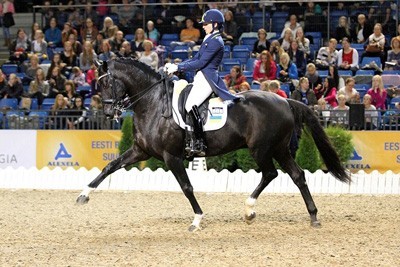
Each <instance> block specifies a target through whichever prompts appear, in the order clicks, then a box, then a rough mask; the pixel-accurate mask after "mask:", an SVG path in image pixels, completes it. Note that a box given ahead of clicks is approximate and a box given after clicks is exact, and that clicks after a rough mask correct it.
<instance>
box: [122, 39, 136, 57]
mask: <svg viewBox="0 0 400 267" xmlns="http://www.w3.org/2000/svg"><path fill="white" fill-rule="evenodd" d="M118 54H119V55H118V56H121V57H131V58H136V53H135V52H133V51H132V48H131V43H129V42H128V41H125V42H123V43H122V46H121V48H120V49H119V51H118Z"/></svg>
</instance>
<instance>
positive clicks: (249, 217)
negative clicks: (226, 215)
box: [244, 212, 256, 224]
mask: <svg viewBox="0 0 400 267" xmlns="http://www.w3.org/2000/svg"><path fill="white" fill-rule="evenodd" d="M255 218H256V213H255V212H252V213H251V214H250V215H247V214H246V215H244V220H245V222H246V223H247V224H252V223H253V222H254V219H255Z"/></svg>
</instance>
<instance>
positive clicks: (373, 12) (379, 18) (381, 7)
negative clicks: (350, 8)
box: [368, 0, 392, 28]
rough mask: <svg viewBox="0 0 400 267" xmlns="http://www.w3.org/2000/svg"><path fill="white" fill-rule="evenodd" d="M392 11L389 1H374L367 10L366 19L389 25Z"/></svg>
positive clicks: (384, 25)
mask: <svg viewBox="0 0 400 267" xmlns="http://www.w3.org/2000/svg"><path fill="white" fill-rule="evenodd" d="M391 12H392V8H391V3H390V1H382V0H381V1H374V2H373V3H372V5H371V8H370V9H369V12H368V19H369V20H371V21H372V22H374V23H380V24H381V25H382V27H386V28H387V26H389V24H390V22H391V17H390V14H391Z"/></svg>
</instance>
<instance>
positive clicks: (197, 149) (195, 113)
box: [189, 106, 207, 157]
mask: <svg viewBox="0 0 400 267" xmlns="http://www.w3.org/2000/svg"><path fill="white" fill-rule="evenodd" d="M189 114H190V116H191V117H192V121H193V132H194V137H195V140H194V142H193V147H192V148H193V153H194V154H195V155H196V156H199V157H204V156H205V155H206V153H205V150H206V148H207V147H206V145H205V138H204V131H203V122H202V120H201V117H200V113H199V110H198V108H197V106H193V107H192V110H191V111H190V112H189Z"/></svg>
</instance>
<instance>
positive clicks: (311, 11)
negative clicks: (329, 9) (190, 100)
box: [304, 1, 322, 21]
mask: <svg viewBox="0 0 400 267" xmlns="http://www.w3.org/2000/svg"><path fill="white" fill-rule="evenodd" d="M318 15H322V8H321V6H320V5H319V4H316V3H315V1H308V2H307V6H306V10H305V11H304V21H307V20H308V19H310V17H311V18H312V17H314V16H318Z"/></svg>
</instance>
